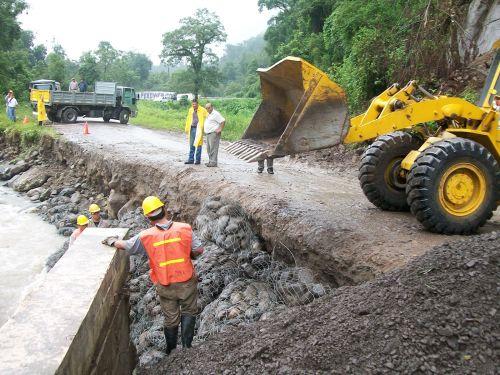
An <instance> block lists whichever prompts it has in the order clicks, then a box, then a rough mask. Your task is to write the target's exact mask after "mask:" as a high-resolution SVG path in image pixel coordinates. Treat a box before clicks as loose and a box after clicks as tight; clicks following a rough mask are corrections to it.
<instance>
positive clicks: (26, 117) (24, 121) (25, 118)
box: [23, 116, 30, 125]
mask: <svg viewBox="0 0 500 375" xmlns="http://www.w3.org/2000/svg"><path fill="white" fill-rule="evenodd" d="M29 123H30V120H29V119H28V116H24V120H23V124H24V125H26V124H29Z"/></svg>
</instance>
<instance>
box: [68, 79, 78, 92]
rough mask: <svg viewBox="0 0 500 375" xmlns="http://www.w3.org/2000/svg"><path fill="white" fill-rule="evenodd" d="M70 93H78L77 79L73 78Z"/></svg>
mask: <svg viewBox="0 0 500 375" xmlns="http://www.w3.org/2000/svg"><path fill="white" fill-rule="evenodd" d="M69 91H71V92H77V91H78V82H76V79H75V78H72V79H71V82H70V83H69Z"/></svg>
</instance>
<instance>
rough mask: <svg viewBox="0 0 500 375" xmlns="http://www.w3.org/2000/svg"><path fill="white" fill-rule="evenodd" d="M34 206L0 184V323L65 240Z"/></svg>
mask: <svg viewBox="0 0 500 375" xmlns="http://www.w3.org/2000/svg"><path fill="white" fill-rule="evenodd" d="M33 207H34V205H33V204H32V203H31V202H30V201H29V200H26V199H25V198H23V197H21V196H19V195H17V194H16V193H15V192H14V191H12V190H11V189H8V188H6V187H3V186H0V218H2V223H1V225H0V257H1V261H0V326H2V325H3V324H4V323H5V322H6V321H7V320H8V318H9V317H10V316H11V315H12V314H13V313H14V312H15V310H16V307H17V306H18V305H19V302H20V301H21V300H22V298H23V297H24V296H25V295H26V293H28V292H29V290H31V288H33V287H34V286H35V285H36V284H37V283H38V282H40V281H41V280H43V277H44V275H45V271H44V266H45V260H46V259H47V257H48V256H49V255H50V254H51V253H53V252H54V251H55V250H57V249H58V248H59V247H60V246H61V245H62V244H63V242H64V237H62V236H60V235H58V234H57V231H56V229H55V227H53V226H52V225H50V224H48V223H46V222H44V221H42V220H41V219H40V218H39V217H38V216H37V215H35V214H34V213H31V212H30V211H31V209H32V208H33Z"/></svg>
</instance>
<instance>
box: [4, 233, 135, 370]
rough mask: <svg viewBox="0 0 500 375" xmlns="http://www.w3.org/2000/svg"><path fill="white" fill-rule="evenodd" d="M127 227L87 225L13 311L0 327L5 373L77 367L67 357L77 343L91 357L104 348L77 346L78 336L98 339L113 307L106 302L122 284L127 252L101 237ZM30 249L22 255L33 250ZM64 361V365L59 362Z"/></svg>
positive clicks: (88, 339)
mask: <svg viewBox="0 0 500 375" xmlns="http://www.w3.org/2000/svg"><path fill="white" fill-rule="evenodd" d="M127 231H128V229H126V228H88V229H86V230H85V231H84V232H83V233H82V235H81V236H80V237H78V239H77V240H76V241H75V242H74V244H73V245H72V246H71V247H70V248H69V249H68V251H67V252H66V254H65V255H64V256H63V257H62V258H61V259H60V260H59V262H58V263H57V264H56V265H55V266H54V268H53V269H52V270H51V271H50V272H49V273H48V274H47V277H46V278H45V280H44V282H43V283H42V284H41V285H40V286H39V287H38V288H37V289H35V290H33V291H32V292H31V293H30V294H29V295H28V296H26V298H25V299H24V300H23V301H22V302H21V304H20V307H19V309H18V310H17V311H16V313H15V314H14V316H13V317H12V318H10V319H9V321H8V322H7V323H5V324H4V325H3V326H2V327H1V328H0V373H1V374H54V373H57V372H64V373H74V371H77V370H78V369H76V368H75V367H74V362H75V361H74V360H73V361H72V360H71V359H68V358H67V357H68V352H69V351H70V347H72V345H73V347H72V348H71V350H72V351H73V352H75V351H76V352H78V350H79V351H80V352H81V353H79V354H78V355H79V356H81V357H82V356H85V358H87V359H88V360H89V362H90V361H91V360H92V358H91V357H92V356H93V355H94V352H95V350H96V349H97V350H99V348H88V347H82V348H78V344H77V345H75V343H74V342H73V341H74V340H75V337H77V338H78V339H81V338H83V340H82V342H85V343H86V345H88V343H97V342H98V341H99V336H100V331H99V325H102V324H105V322H106V321H107V320H108V317H107V316H105V315H110V314H113V313H114V312H113V311H107V310H106V307H107V306H106V302H107V301H109V300H112V299H116V298H115V297H116V295H117V288H120V287H121V285H118V284H120V283H121V282H123V280H124V275H125V274H126V272H127V270H126V267H124V264H125V265H126V264H127V263H126V256H125V254H123V253H120V252H119V251H117V250H114V249H112V248H110V247H107V246H105V245H102V244H101V241H102V240H103V239H104V238H106V237H107V236H112V235H116V236H119V237H120V238H123V237H124V236H125V235H126V233H127ZM33 246H36V244H33ZM27 250H28V251H26V252H25V253H24V254H22V255H23V256H26V257H28V256H29V249H27ZM97 299H99V300H97ZM108 307H110V306H108ZM94 326H95V327H96V328H97V329H96V330H95V331H94V329H93V327H94ZM82 358H83V357H82ZM82 358H80V359H79V360H78V361H76V362H80V361H83V360H84V359H82ZM70 362H72V364H71V366H70V368H71V371H69V372H68V370H69V367H68V363H70ZM62 363H65V365H64V366H63V367H64V369H63V368H61V367H60V366H61V364H62ZM78 365H79V366H82V367H80V369H79V370H82V371H81V372H80V371H78V372H79V373H86V372H87V371H88V369H89V368H90V367H88V368H86V367H87V366H91V364H90V363H89V364H86V363H80V364H78Z"/></svg>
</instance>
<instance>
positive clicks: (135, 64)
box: [122, 52, 153, 81]
mask: <svg viewBox="0 0 500 375" xmlns="http://www.w3.org/2000/svg"><path fill="white" fill-rule="evenodd" d="M122 59H123V60H124V62H125V64H126V65H128V66H129V67H130V69H131V70H133V71H134V73H135V74H136V75H137V76H138V77H139V79H140V80H141V81H146V80H147V79H148V77H149V72H150V70H151V67H152V66H153V62H152V61H151V60H150V59H149V58H148V57H147V56H146V55H145V54H143V53H135V52H127V53H126V54H125V55H123V57H122Z"/></svg>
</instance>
